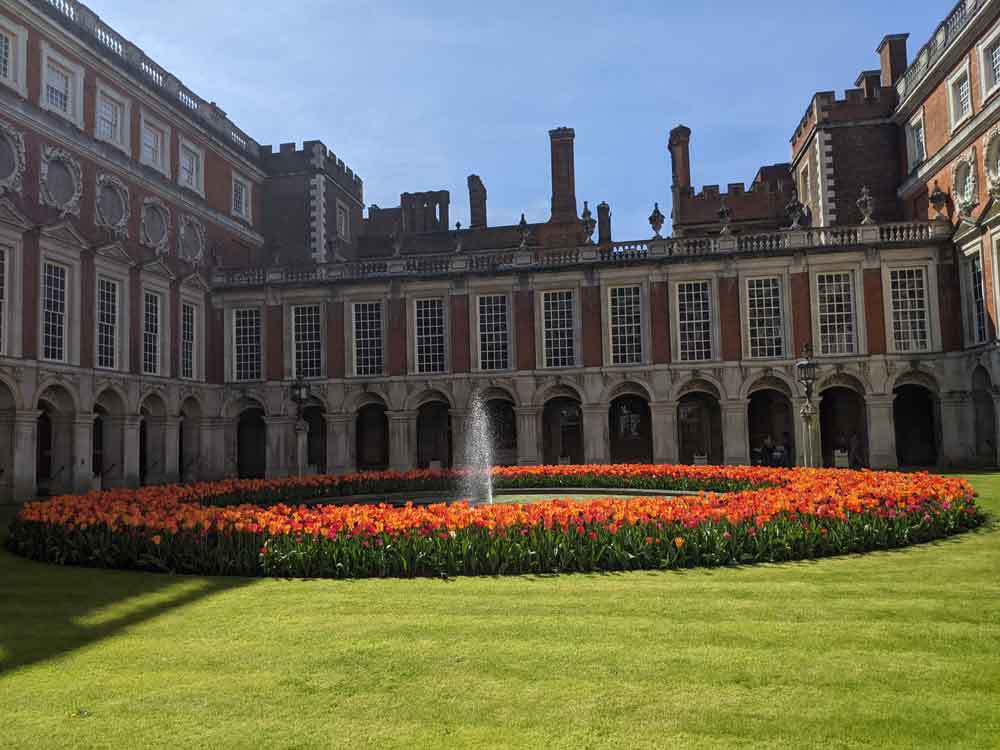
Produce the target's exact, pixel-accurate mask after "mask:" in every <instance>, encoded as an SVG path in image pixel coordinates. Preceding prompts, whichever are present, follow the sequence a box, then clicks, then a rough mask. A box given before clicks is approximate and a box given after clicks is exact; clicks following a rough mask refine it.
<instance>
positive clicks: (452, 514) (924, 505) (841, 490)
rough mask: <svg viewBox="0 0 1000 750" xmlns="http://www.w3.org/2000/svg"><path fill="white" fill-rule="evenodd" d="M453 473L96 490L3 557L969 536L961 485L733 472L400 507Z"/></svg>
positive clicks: (485, 552) (36, 513)
mask: <svg viewBox="0 0 1000 750" xmlns="http://www.w3.org/2000/svg"><path fill="white" fill-rule="evenodd" d="M461 477H462V475H461V472H449V471H410V472H366V473H357V474H347V475H339V476H319V477H304V478H298V479H284V480H260V481H258V480H247V481H237V480H230V481H222V482H215V483H202V484H192V485H172V486H161V487H147V488H142V489H139V490H108V491H104V492H92V493H89V494H85V495H67V496H62V497H56V498H52V499H48V500H43V501H36V502H32V503H29V504H27V505H25V506H24V507H23V508H22V510H21V511H20V513H19V514H18V515H17V517H16V518H15V520H14V522H13V524H12V526H11V529H10V534H9V537H8V546H9V547H10V549H11V550H12V551H14V552H15V553H17V554H20V555H23V556H25V557H29V558H32V559H35V560H41V561H46V562H50V563H59V564H69V565H90V566H98V567H107V568H132V569H143V570H164V571H174V572H181V573H201V574H221V575H243V576H282V577H286V576H290V577H331V578H359V577H370V576H447V575H482V574H488V575H497V574H516V573H561V572H573V571H609V570H634V569H653V568H676V567H689V566H697V565H705V566H708V565H731V564H744V563H756V562H780V561H786V560H802V559H811V558H817V557H824V556H829V555H838V554H846V553H858V552H866V551H869V550H875V549H889V548H894V547H902V546H905V545H909V544H916V543H920V542H927V541H931V540H934V539H940V538H942V537H945V536H948V535H951V534H955V533H958V532H962V531H966V530H968V529H971V528H974V527H976V526H978V525H979V524H980V523H982V521H983V518H984V516H983V514H982V513H981V511H980V510H979V509H978V508H977V506H976V504H975V501H974V499H973V495H974V493H973V490H972V488H971V487H970V486H969V484H968V483H967V482H965V481H964V480H961V479H957V478H950V477H940V476H932V475H928V474H901V473H889V472H870V471H847V470H823V469H766V468H760V467H742V466H665V465H655V466H653V465H648V466H597V465H594V466H542V467H513V468H498V469H495V470H494V474H493V479H494V485H495V486H496V487H497V488H501V489H502V488H511V489H516V488H527V487H533V488H538V487H549V488H553V489H554V490H556V492H555V493H554V494H558V488H567V487H573V488H622V489H629V490H636V489H640V490H641V489H650V490H675V491H676V490H680V491H684V492H692V493H697V494H691V495H686V496H680V497H655V498H653V497H636V498H623V497H617V498H607V499H599V500H581V501H574V500H572V499H566V500H547V501H542V502H536V503H529V504H520V503H510V504H504V503H497V504H494V505H470V504H469V503H467V502H461V501H460V502H455V503H450V504H446V503H436V504H429V505H416V504H412V503H407V504H406V505H404V506H392V505H388V504H378V505H374V504H357V503H350V502H345V500H346V499H347V498H349V497H350V496H356V495H360V494H373V493H390V492H400V491H409V492H416V491H427V490H441V491H442V492H445V491H448V490H450V489H452V488H453V487H454V486H455V482H456V480H458V479H460V478H461Z"/></svg>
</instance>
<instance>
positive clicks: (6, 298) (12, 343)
mask: <svg viewBox="0 0 1000 750" xmlns="http://www.w3.org/2000/svg"><path fill="white" fill-rule="evenodd" d="M8 230H9V228H8V227H6V226H2V225H0V252H2V253H3V254H4V279H3V281H4V289H3V308H2V310H0V315H2V316H3V318H2V327H0V355H2V356H5V357H20V356H21V353H22V352H21V350H22V339H23V338H24V337H23V335H22V326H23V310H22V306H21V297H22V294H21V293H22V290H23V287H24V284H22V283H15V282H19V281H20V280H21V279H22V268H21V242H22V235H21V234H20V233H14V232H13V231H10V232H8ZM12 332H13V334H12Z"/></svg>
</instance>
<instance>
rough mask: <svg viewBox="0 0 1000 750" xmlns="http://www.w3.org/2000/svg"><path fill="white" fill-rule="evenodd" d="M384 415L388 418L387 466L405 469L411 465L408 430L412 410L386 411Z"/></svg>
mask: <svg viewBox="0 0 1000 750" xmlns="http://www.w3.org/2000/svg"><path fill="white" fill-rule="evenodd" d="M386 417H388V419H389V468H390V469H394V470H396V471H406V470H407V469H410V468H412V467H413V464H412V459H411V457H410V454H411V451H410V431H409V423H410V420H411V419H413V417H414V415H413V412H409V411H387V412H386Z"/></svg>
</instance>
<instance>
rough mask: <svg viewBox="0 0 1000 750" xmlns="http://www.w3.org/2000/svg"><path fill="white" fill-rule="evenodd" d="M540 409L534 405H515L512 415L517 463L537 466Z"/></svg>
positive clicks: (538, 460)
mask: <svg viewBox="0 0 1000 750" xmlns="http://www.w3.org/2000/svg"><path fill="white" fill-rule="evenodd" d="M541 413H542V410H541V409H539V408H537V407H534V406H524V407H515V409H514V416H515V417H516V419H517V465H518V466H537V465H538V464H539V463H540V458H539V455H538V421H539V419H540V415H541Z"/></svg>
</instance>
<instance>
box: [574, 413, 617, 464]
mask: <svg viewBox="0 0 1000 750" xmlns="http://www.w3.org/2000/svg"><path fill="white" fill-rule="evenodd" d="M581 411H582V412H583V460H584V461H586V462H587V463H588V464H606V463H607V462H608V461H609V460H610V458H611V456H610V449H609V434H608V433H609V429H608V407H607V406H584V407H581Z"/></svg>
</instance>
